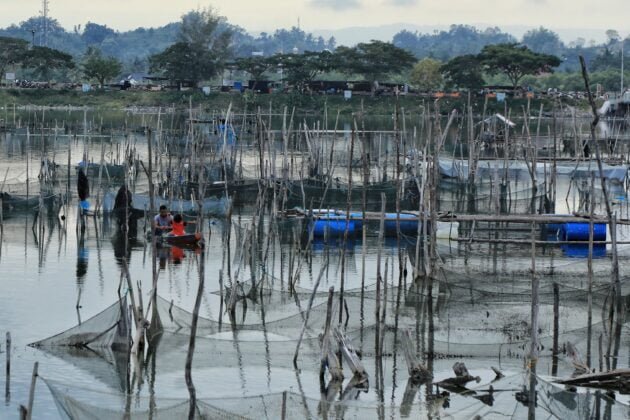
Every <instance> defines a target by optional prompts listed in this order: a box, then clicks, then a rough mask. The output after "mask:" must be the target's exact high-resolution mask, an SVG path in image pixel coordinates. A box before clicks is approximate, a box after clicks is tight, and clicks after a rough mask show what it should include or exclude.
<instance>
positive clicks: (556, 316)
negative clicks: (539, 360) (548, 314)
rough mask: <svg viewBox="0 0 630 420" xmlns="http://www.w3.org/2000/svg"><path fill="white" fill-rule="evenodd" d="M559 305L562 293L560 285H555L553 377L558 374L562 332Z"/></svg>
mask: <svg viewBox="0 0 630 420" xmlns="http://www.w3.org/2000/svg"><path fill="white" fill-rule="evenodd" d="M559 305H560V293H559V289H558V283H554V284H553V347H552V350H551V354H552V357H553V359H552V362H551V375H552V376H556V375H557V374H558V334H559V330H560V326H559V318H560V314H559V312H560V311H559Z"/></svg>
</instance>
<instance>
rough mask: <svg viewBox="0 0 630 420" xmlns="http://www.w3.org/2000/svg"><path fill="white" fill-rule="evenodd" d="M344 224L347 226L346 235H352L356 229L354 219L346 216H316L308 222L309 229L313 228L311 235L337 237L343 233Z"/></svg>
mask: <svg viewBox="0 0 630 420" xmlns="http://www.w3.org/2000/svg"><path fill="white" fill-rule="evenodd" d="M346 226H347V228H348V236H352V235H354V233H355V230H356V224H355V222H354V220H346V216H326V217H323V218H318V219H315V220H313V221H312V222H310V223H309V225H308V228H309V231H310V230H311V229H313V237H316V238H323V237H326V236H328V237H329V238H338V237H341V236H343V235H344V234H345V232H346Z"/></svg>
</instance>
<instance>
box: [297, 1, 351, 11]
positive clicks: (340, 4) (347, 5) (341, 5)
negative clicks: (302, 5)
mask: <svg viewBox="0 0 630 420" xmlns="http://www.w3.org/2000/svg"><path fill="white" fill-rule="evenodd" d="M309 6H311V7H313V8H318V7H323V8H326V9H333V10H348V9H354V8H357V9H358V8H361V1H360V0H311V1H310V2H309Z"/></svg>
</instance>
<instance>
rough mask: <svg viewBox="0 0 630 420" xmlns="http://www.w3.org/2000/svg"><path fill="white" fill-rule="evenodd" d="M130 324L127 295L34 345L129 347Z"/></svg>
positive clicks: (95, 347)
mask: <svg viewBox="0 0 630 420" xmlns="http://www.w3.org/2000/svg"><path fill="white" fill-rule="evenodd" d="M130 324H131V322H130V317H129V312H128V309H127V297H126V296H125V297H123V298H121V299H120V300H119V301H118V302H116V303H114V304H113V305H111V306H109V307H108V308H106V309H105V310H103V311H102V312H101V313H99V314H96V315H94V316H93V317H92V318H90V319H88V320H87V321H84V322H83V323H81V324H79V325H77V326H75V327H72V328H70V329H68V330H66V331H64V332H61V333H59V334H57V335H54V336H52V337H49V338H46V339H44V340H40V341H36V342H34V343H31V344H30V345H31V346H33V347H53V346H67V347H86V348H91V349H97V348H109V349H113V350H117V349H125V348H127V347H128V346H129V343H130V337H131V327H130Z"/></svg>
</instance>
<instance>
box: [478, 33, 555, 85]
mask: <svg viewBox="0 0 630 420" xmlns="http://www.w3.org/2000/svg"><path fill="white" fill-rule="evenodd" d="M478 58H479V60H480V62H481V64H482V66H483V68H484V70H485V71H486V72H487V73H488V74H491V75H492V74H497V73H503V74H505V75H506V76H507V77H508V79H509V80H510V82H512V86H513V87H514V88H516V87H517V86H518V82H519V80H521V78H522V77H523V76H525V75H527V74H533V75H539V74H542V73H553V68H554V67H557V66H559V65H560V62H561V61H560V59H559V58H558V57H556V56H554V55H548V54H540V53H535V52H533V51H532V50H530V49H529V48H527V47H526V46H524V45H518V44H496V45H487V46H485V47H484V48H483V49H482V50H481V53H480V54H479V56H478Z"/></svg>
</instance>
